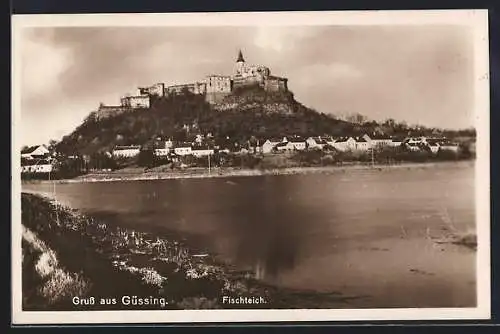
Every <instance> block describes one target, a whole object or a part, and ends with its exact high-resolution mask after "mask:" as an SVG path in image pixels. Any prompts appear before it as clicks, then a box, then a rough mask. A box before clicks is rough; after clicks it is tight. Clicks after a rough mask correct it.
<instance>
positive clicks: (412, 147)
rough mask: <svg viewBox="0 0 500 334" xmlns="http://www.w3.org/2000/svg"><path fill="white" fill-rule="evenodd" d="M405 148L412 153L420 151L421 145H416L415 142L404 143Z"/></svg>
mask: <svg viewBox="0 0 500 334" xmlns="http://www.w3.org/2000/svg"><path fill="white" fill-rule="evenodd" d="M405 146H406V148H407V149H408V150H409V151H412V152H417V151H421V149H422V148H421V146H422V144H421V143H418V142H417V143H416V142H413V141H412V142H406V143H405Z"/></svg>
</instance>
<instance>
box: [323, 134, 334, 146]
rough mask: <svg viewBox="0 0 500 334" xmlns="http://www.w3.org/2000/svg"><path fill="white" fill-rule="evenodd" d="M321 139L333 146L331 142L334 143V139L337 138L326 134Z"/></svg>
mask: <svg viewBox="0 0 500 334" xmlns="http://www.w3.org/2000/svg"><path fill="white" fill-rule="evenodd" d="M323 140H324V141H325V142H326V145H328V146H331V147H333V144H335V141H336V140H337V138H334V137H331V136H327V137H323ZM323 148H324V147H323Z"/></svg>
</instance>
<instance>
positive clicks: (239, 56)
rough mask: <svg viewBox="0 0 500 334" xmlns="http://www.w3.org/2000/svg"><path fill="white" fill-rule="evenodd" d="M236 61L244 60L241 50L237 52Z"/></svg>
mask: <svg viewBox="0 0 500 334" xmlns="http://www.w3.org/2000/svg"><path fill="white" fill-rule="evenodd" d="M236 62H237V63H239V62H243V63H244V62H245V59H243V53H241V50H240V51H239V52H238V59H237V60H236Z"/></svg>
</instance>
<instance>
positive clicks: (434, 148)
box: [427, 141, 440, 154]
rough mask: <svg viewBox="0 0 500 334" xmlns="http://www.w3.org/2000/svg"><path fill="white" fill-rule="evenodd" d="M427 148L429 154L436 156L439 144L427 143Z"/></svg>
mask: <svg viewBox="0 0 500 334" xmlns="http://www.w3.org/2000/svg"><path fill="white" fill-rule="evenodd" d="M427 147H429V150H430V151H431V153H434V154H436V153H438V152H439V148H440V145H439V143H438V142H434V141H433V142H429V143H428V144H427Z"/></svg>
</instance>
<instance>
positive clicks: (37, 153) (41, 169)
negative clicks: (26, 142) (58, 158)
mask: <svg viewBox="0 0 500 334" xmlns="http://www.w3.org/2000/svg"><path fill="white" fill-rule="evenodd" d="M52 170H53V157H52V156H51V154H50V151H49V149H48V148H47V147H46V146H45V145H35V146H30V147H26V148H24V149H23V150H21V173H50V172H52Z"/></svg>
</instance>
